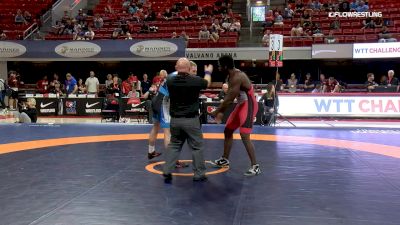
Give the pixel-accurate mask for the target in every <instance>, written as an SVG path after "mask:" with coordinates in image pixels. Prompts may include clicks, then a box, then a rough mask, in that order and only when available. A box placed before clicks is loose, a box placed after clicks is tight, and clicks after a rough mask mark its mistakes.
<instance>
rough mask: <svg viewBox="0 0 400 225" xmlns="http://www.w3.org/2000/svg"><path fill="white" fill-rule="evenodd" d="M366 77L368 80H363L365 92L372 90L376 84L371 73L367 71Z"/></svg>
mask: <svg viewBox="0 0 400 225" xmlns="http://www.w3.org/2000/svg"><path fill="white" fill-rule="evenodd" d="M367 78H368V80H367V81H366V82H365V88H366V89H367V92H372V91H373V90H374V89H375V87H376V86H378V84H377V83H376V82H375V81H374V78H375V77H374V74H373V73H368V74H367Z"/></svg>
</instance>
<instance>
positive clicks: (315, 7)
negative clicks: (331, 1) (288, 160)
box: [311, 0, 322, 11]
mask: <svg viewBox="0 0 400 225" xmlns="http://www.w3.org/2000/svg"><path fill="white" fill-rule="evenodd" d="M311 9H312V10H316V11H319V10H321V9H322V4H321V2H319V0H314V1H313V3H312V5H311Z"/></svg>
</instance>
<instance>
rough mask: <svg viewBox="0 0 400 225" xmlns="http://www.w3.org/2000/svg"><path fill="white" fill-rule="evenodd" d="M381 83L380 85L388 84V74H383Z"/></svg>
mask: <svg viewBox="0 0 400 225" xmlns="http://www.w3.org/2000/svg"><path fill="white" fill-rule="evenodd" d="M379 84H380V85H387V76H386V75H383V76H381V79H380V81H379Z"/></svg>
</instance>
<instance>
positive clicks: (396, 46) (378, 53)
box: [353, 42, 400, 59]
mask: <svg viewBox="0 0 400 225" xmlns="http://www.w3.org/2000/svg"><path fill="white" fill-rule="evenodd" d="M399 57H400V42H386V43H360V44H357V43H355V44H354V47H353V58H355V59H374V58H399Z"/></svg>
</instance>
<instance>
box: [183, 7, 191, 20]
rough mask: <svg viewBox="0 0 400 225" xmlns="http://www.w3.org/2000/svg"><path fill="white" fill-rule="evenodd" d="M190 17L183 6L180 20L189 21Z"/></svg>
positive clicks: (187, 10) (187, 8)
mask: <svg viewBox="0 0 400 225" xmlns="http://www.w3.org/2000/svg"><path fill="white" fill-rule="evenodd" d="M191 17H192V13H191V12H190V11H189V7H187V6H185V9H184V10H183V11H182V12H181V19H182V20H190V19H191Z"/></svg>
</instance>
